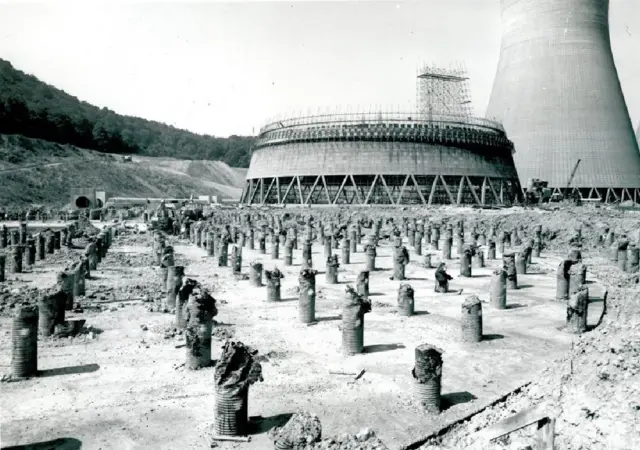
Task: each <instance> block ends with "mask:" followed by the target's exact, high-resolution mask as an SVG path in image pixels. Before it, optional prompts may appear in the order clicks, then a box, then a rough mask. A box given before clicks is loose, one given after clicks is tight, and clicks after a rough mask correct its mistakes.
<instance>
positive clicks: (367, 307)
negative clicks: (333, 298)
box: [341, 286, 371, 355]
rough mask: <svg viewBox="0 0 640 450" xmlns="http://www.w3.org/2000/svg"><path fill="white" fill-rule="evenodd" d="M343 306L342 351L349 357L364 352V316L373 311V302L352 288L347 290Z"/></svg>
mask: <svg viewBox="0 0 640 450" xmlns="http://www.w3.org/2000/svg"><path fill="white" fill-rule="evenodd" d="M345 294H346V295H345V300H344V303H343V305H342V323H341V329H342V351H343V353H345V354H347V355H354V354H356V353H362V351H363V350H364V315H365V314H366V313H368V312H370V311H371V302H370V301H369V300H368V299H366V298H365V297H364V296H362V295H360V294H358V293H357V292H356V291H355V290H354V289H353V288H352V287H351V286H347V287H346V289H345Z"/></svg>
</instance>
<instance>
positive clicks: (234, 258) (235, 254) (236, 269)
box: [231, 245, 242, 275]
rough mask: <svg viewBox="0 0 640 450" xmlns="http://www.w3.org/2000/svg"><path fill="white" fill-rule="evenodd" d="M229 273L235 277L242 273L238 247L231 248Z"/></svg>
mask: <svg viewBox="0 0 640 450" xmlns="http://www.w3.org/2000/svg"><path fill="white" fill-rule="evenodd" d="M231 271H232V273H234V274H236V275H238V274H240V273H242V247H241V246H239V245H234V246H233V247H231Z"/></svg>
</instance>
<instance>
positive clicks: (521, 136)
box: [487, 0, 640, 200]
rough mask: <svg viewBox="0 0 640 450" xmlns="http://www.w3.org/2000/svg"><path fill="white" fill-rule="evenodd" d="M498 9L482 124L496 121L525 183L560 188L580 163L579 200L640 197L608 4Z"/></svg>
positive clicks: (511, 0) (532, 3) (515, 0)
mask: <svg viewBox="0 0 640 450" xmlns="http://www.w3.org/2000/svg"><path fill="white" fill-rule="evenodd" d="M501 3H502V45H501V50H500V60H499V64H498V70H497V74H496V78H495V81H494V85H493V91H492V94H491V98H490V101H489V106H488V108H487V118H489V119H493V120H497V121H499V122H502V123H503V125H504V127H505V130H506V132H507V134H508V136H509V138H510V139H511V140H512V141H513V142H514V144H515V149H516V153H515V155H514V160H515V163H516V168H517V169H518V175H519V176H520V181H521V183H522V184H525V183H526V180H527V179H529V178H540V179H541V180H544V181H548V182H549V186H550V187H555V188H564V187H566V185H567V182H568V180H569V177H570V175H571V172H572V171H573V169H574V167H575V165H576V162H577V160H578V159H581V163H580V165H579V167H578V170H577V172H576V174H575V177H574V179H573V182H572V187H578V188H582V189H580V191H581V194H583V196H584V195H585V193H586V192H593V191H594V189H593V188H596V189H595V191H596V192H597V191H600V192H599V194H600V195H601V196H604V195H605V194H604V192H603V189H604V190H605V191H606V192H607V194H606V195H607V197H609V190H610V189H608V188H618V189H613V191H614V192H612V197H613V196H615V197H616V198H617V197H618V196H619V195H620V194H622V195H623V196H624V194H625V193H626V194H627V195H631V197H634V196H637V195H640V194H639V192H640V191H639V190H638V188H640V152H639V151H638V144H637V142H636V139H635V136H634V132H633V125H632V124H631V120H630V118H629V113H628V110H627V106H626V103H625V100H624V96H623V94H622V89H621V87H620V81H619V79H618V74H617V71H616V66H615V63H614V60H613V55H612V52H611V44H610V39H609V25H608V20H609V1H608V0H502V2H501ZM585 188H587V189H585ZM623 188H627V189H626V190H625V189H623ZM623 191H625V192H623ZM589 195H591V194H589ZM639 200H640V198H639Z"/></svg>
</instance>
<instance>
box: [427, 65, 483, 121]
mask: <svg viewBox="0 0 640 450" xmlns="http://www.w3.org/2000/svg"><path fill="white" fill-rule="evenodd" d="M417 106H418V108H417V109H418V113H419V114H420V117H421V119H423V120H430V119H431V117H433V116H437V115H448V116H462V117H470V116H471V115H472V108H471V93H470V89H469V76H468V75H467V70H466V68H465V67H464V64H463V63H455V64H452V65H451V66H450V67H449V68H443V67H437V66H436V65H435V64H432V65H424V66H422V67H421V68H419V69H418V75H417Z"/></svg>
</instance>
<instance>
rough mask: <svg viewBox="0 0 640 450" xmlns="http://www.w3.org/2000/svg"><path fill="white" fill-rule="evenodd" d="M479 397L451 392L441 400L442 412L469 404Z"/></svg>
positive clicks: (464, 392)
mask: <svg viewBox="0 0 640 450" xmlns="http://www.w3.org/2000/svg"><path fill="white" fill-rule="evenodd" d="M477 398H478V397H476V396H475V395H473V394H472V393H470V392H467V391H463V392H450V393H448V394H444V395H443V396H442V397H441V399H440V409H441V410H442V411H446V410H447V409H449V408H451V407H452V406H456V405H461V404H463V403H468V402H470V401H473V400H476V399H477Z"/></svg>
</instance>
